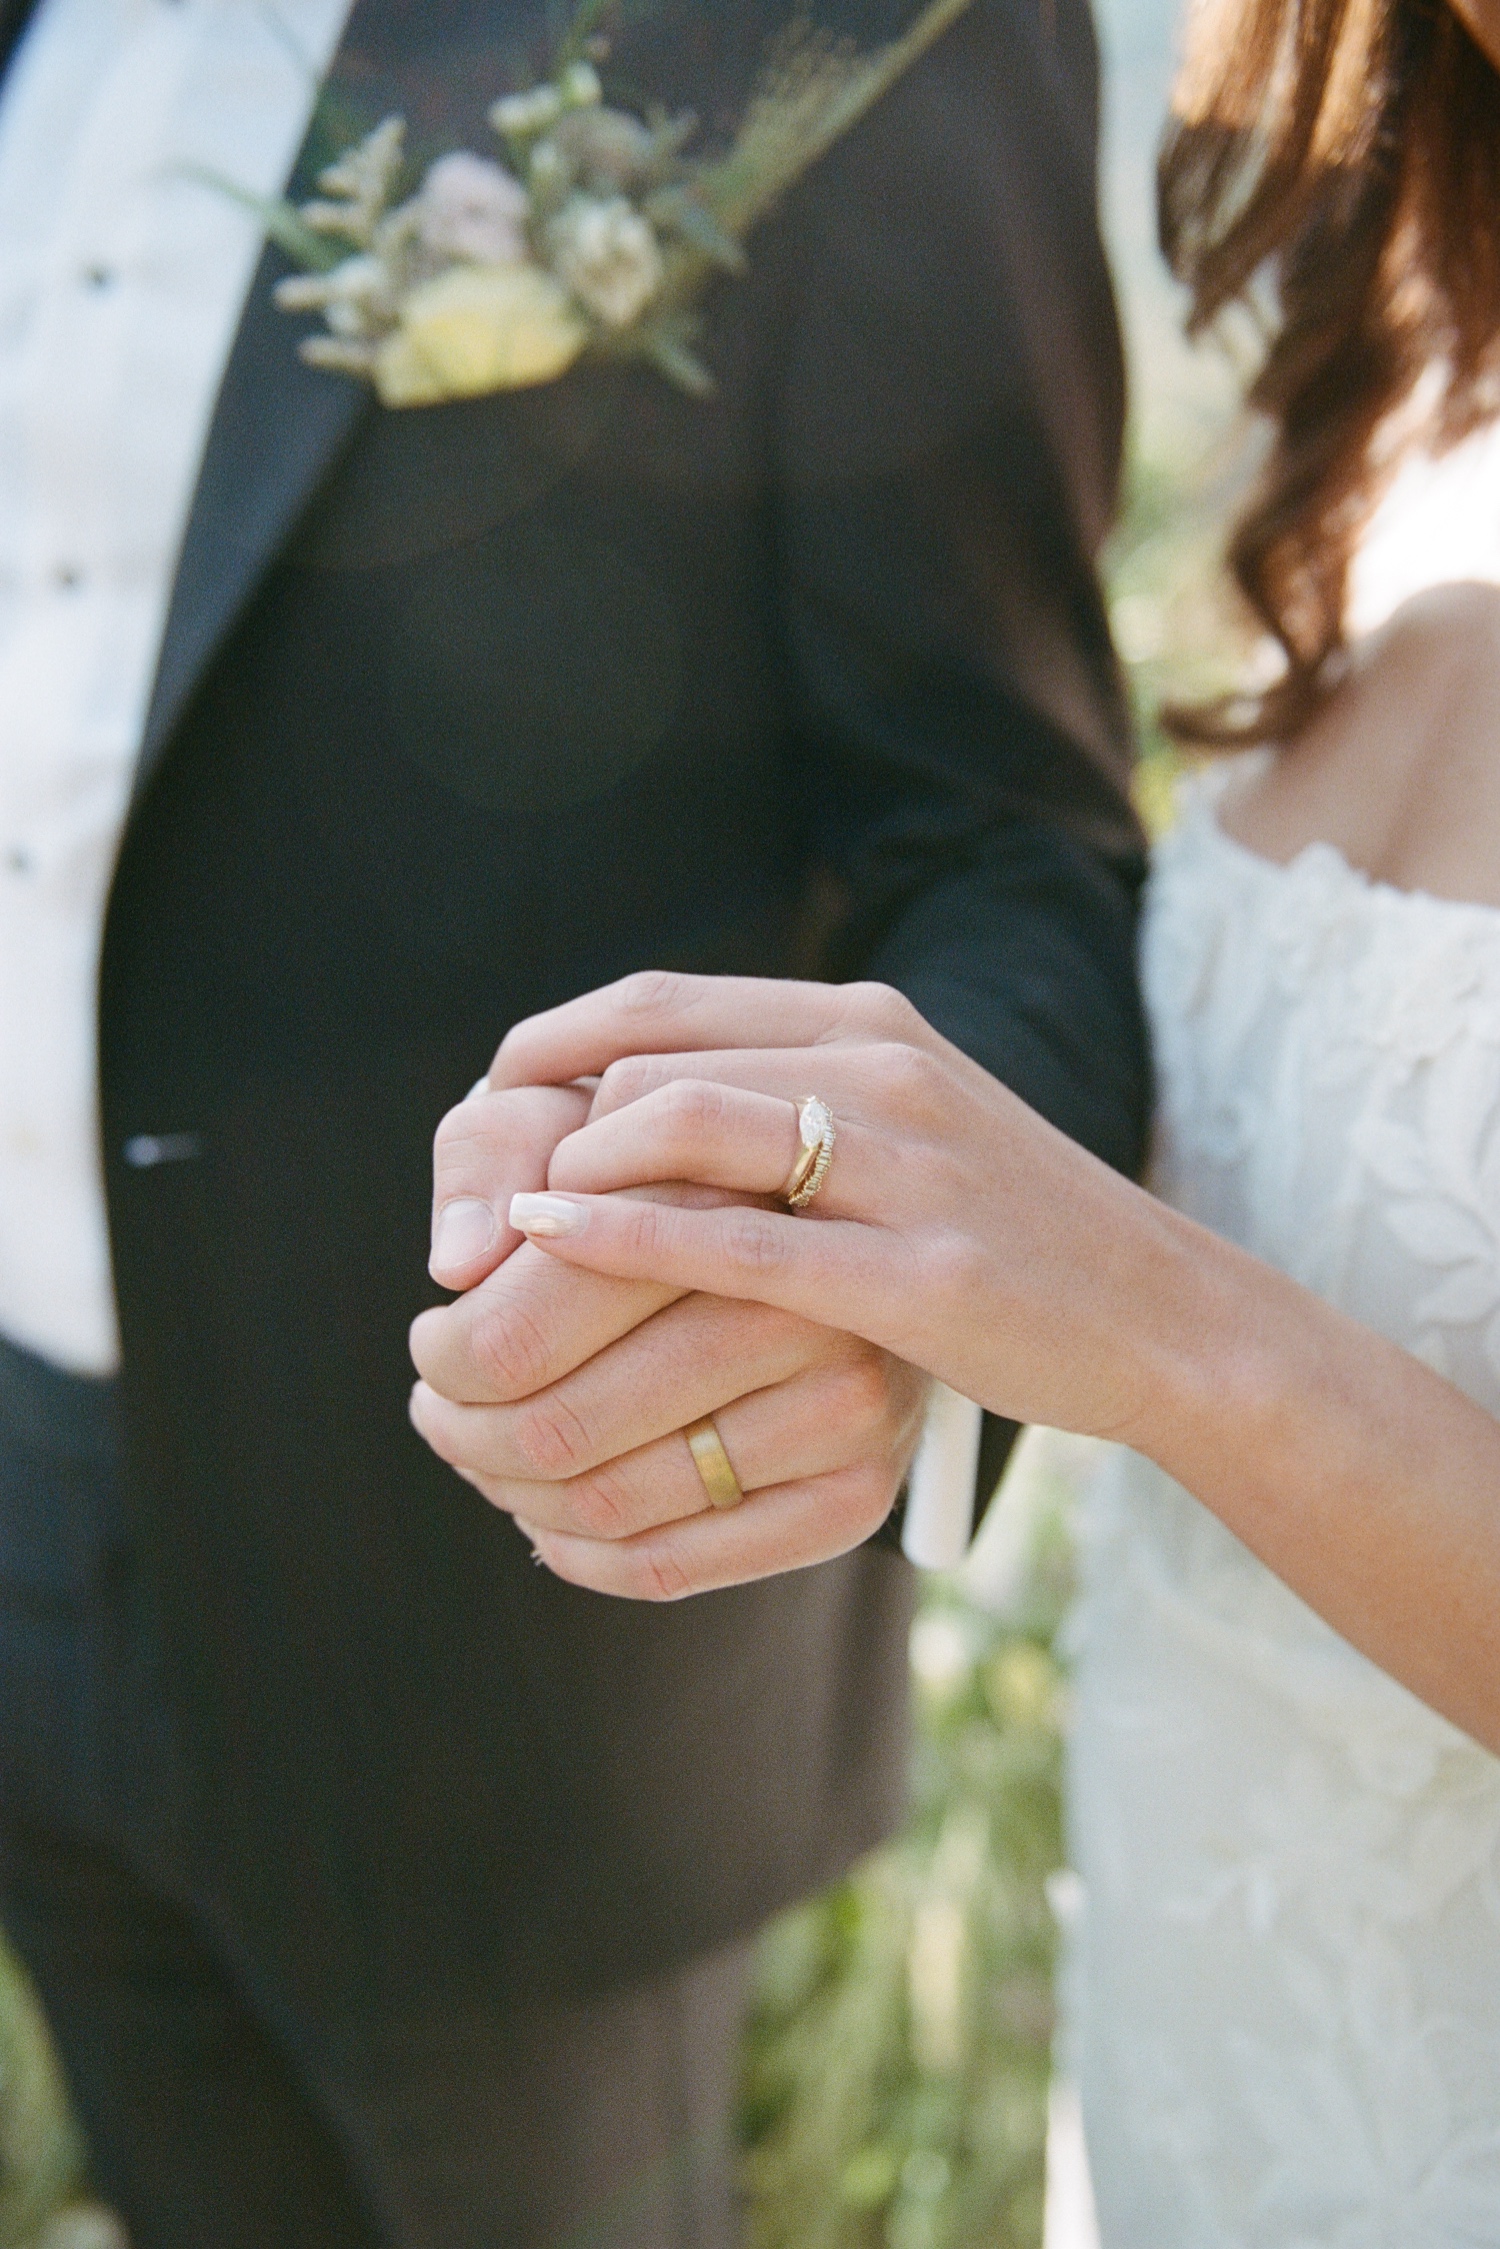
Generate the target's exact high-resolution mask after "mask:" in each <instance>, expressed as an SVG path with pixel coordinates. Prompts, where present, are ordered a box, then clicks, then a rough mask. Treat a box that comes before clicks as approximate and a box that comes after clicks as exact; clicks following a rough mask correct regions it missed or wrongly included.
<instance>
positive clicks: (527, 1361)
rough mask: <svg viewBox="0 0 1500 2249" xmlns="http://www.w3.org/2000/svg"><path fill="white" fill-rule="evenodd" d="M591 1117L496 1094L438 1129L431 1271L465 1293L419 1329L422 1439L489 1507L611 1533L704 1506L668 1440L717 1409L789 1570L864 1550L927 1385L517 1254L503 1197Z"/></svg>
mask: <svg viewBox="0 0 1500 2249" xmlns="http://www.w3.org/2000/svg"><path fill="white" fill-rule="evenodd" d="M589 1106H590V1102H589V1097H588V1095H587V1094H582V1093H578V1092H576V1091H574V1090H571V1089H568V1088H565V1087H548V1086H524V1085H522V1086H518V1085H506V1086H503V1087H497V1089H496V1090H494V1091H489V1090H483V1091H479V1090H476V1092H475V1093H474V1094H473V1095H471V1096H470V1098H469V1099H468V1100H467V1101H465V1102H463V1103H461V1104H460V1106H459V1107H458V1108H457V1109H455V1110H453V1111H452V1112H450V1114H449V1115H448V1116H447V1117H446V1118H445V1119H444V1121H443V1123H442V1125H441V1127H440V1128H439V1131H438V1135H437V1143H436V1149H435V1158H434V1201H433V1236H434V1246H433V1258H432V1272H433V1276H434V1278H435V1279H436V1280H438V1281H439V1282H441V1283H442V1284H443V1285H444V1286H445V1287H447V1288H452V1289H457V1290H460V1291H462V1292H463V1293H462V1294H460V1296H459V1297H458V1300H457V1302H456V1303H453V1304H451V1305H447V1306H443V1307H441V1308H438V1309H434V1310H432V1311H429V1312H424V1313H423V1314H421V1315H420V1316H419V1318H418V1319H417V1320H416V1321H415V1323H414V1324H413V1328H412V1335H411V1347H412V1357H413V1359H414V1361H415V1363H416V1367H417V1371H418V1373H419V1374H420V1375H421V1376H422V1377H423V1380H421V1381H419V1382H418V1384H417V1386H416V1388H415V1390H414V1392H413V1395H412V1401H411V1416H412V1420H413V1422H414V1423H415V1425H416V1427H417V1429H418V1431H419V1432H420V1433H421V1435H422V1436H424V1437H425V1438H426V1439H427V1441H428V1443H429V1444H431V1445H432V1446H433V1448H434V1450H435V1451H436V1452H438V1453H439V1454H440V1455H441V1456H442V1457H443V1458H444V1459H445V1460H447V1461H448V1462H449V1463H450V1464H451V1465H452V1466H453V1467H454V1468H455V1469H456V1470H457V1471H458V1473H459V1474H460V1475H461V1476H463V1477H464V1478H465V1479H466V1480H467V1481H468V1482H469V1483H471V1484H472V1485H474V1487H475V1488H476V1489H477V1490H478V1491H480V1492H482V1493H483V1495H484V1497H485V1498H486V1499H488V1500H490V1501H491V1502H492V1503H493V1504H494V1505H495V1506H497V1507H500V1508H502V1509H504V1510H506V1511H507V1512H509V1513H510V1514H513V1515H519V1516H523V1517H524V1518H526V1519H527V1520H528V1521H535V1522H536V1523H537V1524H538V1525H539V1526H545V1527H546V1528H547V1529H549V1530H551V1531H553V1532H555V1533H557V1534H559V1535H564V1536H571V1537H573V1538H575V1539H578V1540H579V1541H585V1540H589V1539H611V1540H613V1539H621V1538H629V1537H633V1536H638V1535H640V1534H642V1533H649V1532H650V1531H652V1530H653V1529H655V1528H657V1527H659V1526H661V1525H663V1524H666V1523H670V1522H673V1521H675V1520H677V1519H678V1518H680V1517H682V1516H685V1515H688V1514H691V1513H694V1512H696V1511H697V1510H698V1509H699V1508H701V1507H702V1505H703V1486H702V1484H701V1482H700V1481H699V1478H698V1472H697V1470H696V1468H695V1467H694V1465H693V1458H692V1455H691V1453H690V1452H689V1450H688V1447H687V1444H686V1441H685V1440H684V1438H683V1436H682V1433H681V1432H682V1429H683V1427H684V1425H685V1424H687V1423H689V1422H691V1421H694V1420H696V1419H697V1418H698V1417H699V1416H700V1415H703V1414H713V1415H714V1416H715V1417H716V1419H717V1421H718V1423H719V1426H720V1427H721V1428H722V1429H723V1430H724V1431H725V1433H726V1436H727V1438H728V1439H729V1441H731V1442H732V1443H733V1444H734V1446H735V1457H736V1460H737V1461H738V1462H739V1464H740V1470H741V1476H742V1480H743V1481H744V1484H745V1487H746V1489H747V1490H753V1491H754V1492H755V1493H756V1495H757V1499H758V1501H759V1502H760V1503H761V1504H762V1505H763V1507H764V1508H766V1509H767V1510H768V1511H772V1512H774V1513H776V1515H777V1517H778V1519H779V1520H780V1521H781V1522H782V1529H783V1536H784V1538H785V1539H786V1542H787V1550H788V1554H789V1557H790V1559H789V1561H788V1563H787V1564H786V1565H785V1566H789V1567H790V1566H795V1564H796V1563H800V1562H803V1561H818V1560H821V1559H823V1558H824V1556H825V1555H827V1554H831V1553H835V1552H839V1551H842V1550H843V1548H844V1547H846V1546H850V1545H856V1544H858V1543H859V1542H860V1540H862V1539H864V1538H867V1537H869V1536H870V1535H871V1533H872V1532H874V1531H875V1530H877V1529H878V1528H879V1526H880V1524H881V1523H882V1522H884V1520H885V1518H886V1516H887V1515H888V1514H889V1513H890V1510H891V1507H892V1505H893V1503H894V1501H895V1498H896V1494H897V1492H898V1491H899V1490H900V1487H901V1484H902V1481H903V1479H904V1477H905V1475H906V1471H907V1469H908V1468H909V1467H910V1465H911V1460H912V1455H913V1453H914V1452H915V1450H916V1445H917V1440H918V1437H919V1436H920V1434H921V1426H922V1415H923V1410H924V1406H925V1400H926V1391H927V1381H926V1377H925V1376H924V1375H923V1374H921V1373H920V1372H919V1371H918V1370H917V1369H915V1368H913V1367H911V1366H909V1365H907V1364H905V1363H904V1362H903V1361H901V1360H899V1359H897V1358H895V1357H893V1356H892V1354H890V1353H889V1352H886V1351H883V1350H881V1349H880V1348H879V1347H878V1346H877V1345H875V1344H872V1343H870V1342H869V1341H868V1340H866V1339H865V1338H864V1337H861V1336H854V1335H849V1334H843V1333H839V1332H838V1331H837V1330H836V1329H834V1328H830V1327H828V1326H826V1325H824V1324H823V1323H822V1322H819V1321H813V1320H807V1319H804V1318H801V1317H799V1316H797V1315H795V1314H793V1313H789V1312H784V1311H780V1310H777V1309H776V1308H775V1307H772V1306H768V1305H756V1304H750V1303H744V1302H730V1301H726V1300H724V1299H723V1298H720V1297H718V1296H715V1295H712V1294H709V1293H706V1292H695V1293H685V1292H683V1291H682V1290H679V1289H674V1288H671V1287H663V1286H661V1285H659V1284H657V1283H654V1282H649V1281H622V1280H619V1279H603V1278H600V1277H598V1276H596V1275H593V1274H589V1273H581V1272H570V1271H568V1270H567V1269H566V1268H565V1267H563V1266H561V1265H559V1264H558V1263H556V1262H555V1261H554V1260H552V1259H549V1258H546V1257H544V1256H543V1255H542V1254H541V1253H540V1252H539V1251H538V1250H536V1249H534V1248H532V1247H531V1246H530V1245H528V1244H527V1243H526V1242H525V1241H524V1239H523V1237H522V1236H521V1235H520V1234H519V1233H518V1232H516V1231H515V1229H514V1228H513V1227H511V1225H510V1224H509V1220H508V1216H507V1214H508V1211H509V1207H510V1200H511V1197H512V1195H514V1194H516V1193H518V1192H522V1191H524V1190H527V1189H534V1188H540V1187H544V1186H545V1185H546V1183H547V1173H548V1165H549V1162H550V1160H551V1158H552V1156H553V1152H554V1150H555V1149H556V1147H557V1145H558V1143H559V1142H560V1141H561V1140H562V1139H563V1137H564V1136H565V1135H566V1134H568V1133H570V1132H573V1131H575V1130H576V1129H577V1127H578V1126H580V1125H581V1124H583V1123H584V1121H585V1120H586V1118H587V1116H588V1112H589ZM445 1219H446V1220H448V1221H449V1223H448V1224H446V1225H445V1223H444V1221H445Z"/></svg>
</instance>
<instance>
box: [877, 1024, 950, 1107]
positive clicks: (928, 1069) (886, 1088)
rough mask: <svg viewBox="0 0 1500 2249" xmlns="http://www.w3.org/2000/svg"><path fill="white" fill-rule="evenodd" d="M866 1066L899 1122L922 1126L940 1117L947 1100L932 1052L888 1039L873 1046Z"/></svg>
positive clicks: (940, 1073)
mask: <svg viewBox="0 0 1500 2249" xmlns="http://www.w3.org/2000/svg"><path fill="white" fill-rule="evenodd" d="M869 1066H870V1073H871V1077H872V1080H873V1082H874V1084H875V1086H876V1087H878V1088H879V1090H880V1092H881V1094H882V1096H883V1098H884V1099H885V1101H886V1102H887V1103H888V1104H889V1105H890V1106H891V1107H893V1108H894V1110H895V1112H896V1114H897V1116H898V1117H900V1118H901V1120H902V1122H903V1123H906V1124H909V1125H921V1126H925V1125H931V1124H934V1123H936V1122H938V1121H939V1120H940V1119H941V1118H942V1116H943V1115H944V1113H945V1111H946V1109H947V1108H948V1106H949V1103H948V1100H947V1093H946V1086H945V1081H944V1073H943V1066H942V1064H941V1063H940V1062H939V1061H938V1060H937V1058H936V1056H935V1055H931V1054H927V1053H925V1052H924V1051H923V1049H922V1048H921V1047H917V1046H908V1045H907V1044H906V1042H905V1041H904V1040H901V1039H890V1040H886V1041H884V1042H883V1043H882V1044H881V1045H879V1046H877V1047H876V1048H874V1049H873V1051H872V1052H871V1055H870V1058H869Z"/></svg>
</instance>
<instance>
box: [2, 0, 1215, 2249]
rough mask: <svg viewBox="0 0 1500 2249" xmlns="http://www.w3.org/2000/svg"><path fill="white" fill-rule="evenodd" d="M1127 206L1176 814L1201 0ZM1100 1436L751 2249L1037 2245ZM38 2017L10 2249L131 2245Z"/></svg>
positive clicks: (927, 1750)
mask: <svg viewBox="0 0 1500 2249" xmlns="http://www.w3.org/2000/svg"><path fill="white" fill-rule="evenodd" d="M1096 9H1097V12H1098V17H1099V29H1100V35H1101V42H1102V45H1103V50H1104V59H1105V89H1106V129H1105V149H1104V166H1103V177H1102V186H1101V204H1102V209H1103V216H1104V222H1105V229H1106V233H1107V236H1108V239H1109V243H1110V248H1111V253H1112V256H1113V258H1114V262H1115V269H1116V277H1117V280H1118V283H1119V287H1120V295H1121V306H1122V312H1123V314H1124V319H1125V327H1126V334H1127V342H1128V349H1129V356H1130V365H1131V387H1132V399H1133V406H1132V415H1131V428H1130V460H1129V471H1128V479H1127V491H1126V504H1125V510H1124V515H1123V519H1122V522H1121V524H1120V527H1119V530H1118V532H1117V534H1116V536H1115V538H1114V540H1113V542H1112V544H1111V547H1110V551H1109V554H1108V557H1107V567H1108V576H1109V586H1110V599H1111V611H1112V616H1113V621H1114V626H1115V633H1116V638H1117V641H1118V644H1119V647H1120V652H1121V655H1122V657H1123V658H1124V659H1125V662H1126V666H1127V670H1128V672H1129V675H1130V678H1131V683H1132V689H1133V693H1134V697H1135V702H1136V708H1137V713H1138V718H1139V722H1140V730H1141V743H1142V750H1143V758H1142V765H1141V775H1140V792H1139V793H1140V801H1141V806H1142V811H1143V813H1144V814H1145V816H1146V818H1147V820H1148V823H1149V824H1150V825H1152V826H1159V825H1160V823H1161V822H1162V821H1163V819H1164V818H1165V817H1166V816H1167V812H1168V807H1169V803H1170V791H1171V780H1172V775H1173V773H1174V771H1175V769H1176V760H1175V758H1174V756H1173V754H1172V752H1171V751H1170V749H1169V747H1168V745H1167V743H1166V741H1165V739H1164V737H1163V736H1162V734H1161V732H1160V729H1159V727H1158V726H1157V724H1156V718H1155V713H1156V710H1157V707H1158V706H1159V704H1160V701H1161V699H1162V696H1163V694H1164V693H1166V692H1168V691H1169V690H1170V691H1171V692H1173V693H1176V694H1184V693H1186V694H1194V693H1199V692H1203V691H1207V690H1210V689H1212V688H1215V687H1217V686H1219V685H1221V684H1224V683H1225V682H1226V680H1227V678H1228V676H1229V666H1230V665H1232V664H1233V663H1234V662H1235V661H1236V660H1237V658H1238V657H1239V656H1240V655H1241V654H1242V653H1243V650H1242V647H1241V646H1240V645H1239V642H1238V635H1237V629H1236V626H1235V623H1234V620H1233V616H1232V612H1231V609H1230V606H1229V603H1228V600H1227V597H1226V596H1225V594H1224V592H1223V590H1222V581H1221V579H1220V576H1219V572H1218V567H1217V560H1218V549H1219V538H1220V533H1221V530H1222V525H1223V523H1224V520H1225V517H1226V514H1227V512H1228V511H1229V509H1230V508H1231V507H1232V505H1233V501H1234V496H1235V491H1236V488H1237V483H1238V480H1239V478H1240V476H1241V475H1242V474H1243V448H1242V447H1241V446H1240V444H1239V442H1238V438H1237V435H1236V434H1235V429H1236V425H1235V420H1234V412H1233V405H1234V391H1235V384H1234V378H1233V373H1232V370H1231V369H1230V367H1229V365H1228V363H1227V362H1226V361H1225V360H1224V359H1222V358H1221V357H1220V356H1218V355H1217V354H1216V353H1215V352H1214V351H1212V350H1207V351H1196V352H1195V351H1190V350H1189V349H1188V347H1187V346H1186V345H1185V344H1184V343H1183V342H1182V340H1181V336H1180V325H1179V324H1180V306H1179V304H1178V302H1177V296H1176V292H1175V291H1174V289H1173V287H1172V284H1171V283H1170V282H1169V280H1168V279H1167V276H1166V274H1165V272H1164V271H1163V269H1162V267H1161V264H1160V261H1159V258H1158V256H1157V253H1156V247H1155V222H1154V215H1153V194H1152V170H1153V162H1154V153H1155V146H1156V141H1157V138H1158V135H1159V133H1160V129H1161V124H1162V120H1163V117H1164V115H1165V110H1166V102H1167V89H1168V84H1169V81H1170V75H1171V65H1172V47H1173V38H1174V29H1175V15H1176V9H1175V4H1174V0H1096ZM1087 1462H1088V1448H1087V1447H1086V1446H1081V1445H1079V1444H1077V1443H1076V1442H1072V1441H1069V1440H1066V1439H1062V1438H1059V1437H1057V1436H1056V1435H1055V1434H1054V1433H1051V1432H1045V1431H1033V1432H1031V1433H1030V1435H1029V1436H1028V1438H1027V1439H1026V1440H1025V1442H1024V1443H1023V1446H1022V1447H1021V1449H1020V1452H1019V1454H1018V1458H1017V1461H1016V1463H1015V1465H1014V1466H1013V1468H1012V1470H1011V1473H1010V1474H1009V1476H1008V1477H1007V1480H1006V1484H1005V1487H1004V1490H1003V1493H1002V1496H1001V1499H1000V1500H999V1502H998V1503H997V1506H996V1508H995V1510H994V1511H993V1512H992V1520H991V1522H990V1524H989V1525H988V1528H987V1530H986V1533H985V1535H984V1537H983V1539H982V1540H981V1542H980V1544H979V1546H978V1547H977V1549H976V1551H975V1553H974V1555H973V1556H971V1558H970V1560H969V1562H968V1563H967V1564H966V1566H965V1568H964V1570H963V1571H962V1572H960V1573H958V1574H957V1575H956V1576H954V1577H952V1578H943V1579H934V1580H931V1581H930V1582H929V1583H928V1585H927V1587H926V1589H925V1598H924V1602H923V1606H922V1611H921V1614H920V1616H919V1618H918V1621H917V1625H916V1628H915V1631H914V1634H913V1639H912V1670H913V1682H914V1692H915V1708H916V1759H915V1779H914V1792H913V1812H912V1818H911V1821H910V1823H909V1825H908V1827H907V1830H906V1832H905V1833H904V1834H903V1835H902V1836H901V1837H900V1839H899V1840H898V1841H897V1842H896V1843H894V1844H893V1845H891V1846H890V1848H889V1849H887V1850H885V1851H882V1852H880V1853H878V1854H877V1855H876V1856H875V1857H874V1858H872V1859H870V1860H869V1861H867V1862H866V1863H865V1864H864V1865H863V1866H862V1867H860V1868H859V1869H858V1870H857V1872H856V1873H855V1874H854V1876H853V1877H852V1878H851V1879H850V1880H849V1881H847V1882H845V1883H844V1884H842V1885H841V1886H840V1887H839V1888H838V1889H837V1890H835V1891H833V1892H832V1893H831V1894H829V1895H828V1896H826V1897H823V1898H819V1899H816V1900H814V1901H813V1902H811V1903H809V1904H807V1905H805V1906H802V1907H800V1908H798V1909H797V1910H796V1911H795V1912H793V1913H791V1914H789V1915H787V1916H786V1917H785V1918H784V1919H782V1920H781V1921H780V1922H778V1923H777V1924H776V1925H775V1927H773V1928H772V1929H771V1930H770V1931H769V1932H768V1933H767V1935H766V1938H765V1940H764V1943H763V1945H762V1947H761V1952H760V1959H759V1969H758V1977H757V1986H756V1997H755V2003H754V2008H753V2012H752V2018H751V2022H750V2025H749V2030H748V2036H747V2042H746V2061H745V2093H744V2136H745V2185H746V2190H747V2195H748V2204H749V2235H748V2249H1039V2245H1040V2243H1041V2241H1042V2232H1043V2222H1044V2219H1043V2210H1044V2147H1045V2139H1046V2124H1047V2100H1048V2085H1049V2078H1050V2055H1051V2039H1052V2027H1053V2014H1052V1996H1051V1987H1052V1971H1053V1965H1054V1955H1055V1949H1056V1935H1057V1920H1058V1913H1057V1909H1058V1908H1059V1907H1061V1906H1065V1904H1066V1896H1067V1877H1066V1876H1065V1875H1063V1874H1061V1873H1060V1869H1061V1865H1062V1834H1061V1807H1060V1775H1061V1763H1062V1737H1063V1727H1064V1724H1065V1718H1066V1706H1067V1685H1066V1667H1065V1662H1064V1658H1063V1653H1062V1650H1061V1648H1060V1646H1059V1640H1058V1630H1059V1626H1060V1624H1061V1622H1062V1619H1063V1617H1064V1615H1065V1612H1066V1609H1067V1606H1068V1600H1069V1594H1070V1588H1071V1583H1072V1545H1071V1514H1072V1507H1073V1501H1074V1494H1075V1492H1076V1489H1077V1485H1078V1481H1079V1478H1080V1477H1081V1476H1082V1475H1083V1474H1085V1473H1087ZM85 2182H86V2172H85V2159H84V2151H83V2149H82V2146H81V2143H80V2141H79V2138H78V2135H77V2133H76V2131H75V2129H74V2127H73V2125H72V2124H71V2122H70V2120H69V2118H68V2115H67V2109H66V2102H65V2099H64V2094H63V2087H62V2081H61V2076H60V2073H59V2071H58V2068H57V2064H56V2061H55V2058H54V2056H53V2054H52V2050H51V2047H50V2044H49V2042H48V2040H47V2037H46V2032H45V2026H44V2024H43V2022H42V2018H41V2013H40V2010H39V2008H38V2006H37V2004H36V2001H35V1999H34V1997H33V1995H32V1994H31V1992H30V1990H29V1987H28V1986H27V1984H26V1982H25V1979H24V1977H23V1976H22V1975H21V1974H20V1971H19V1970H18V1969H17V1967H16V1966H15V1963H14V1962H13V1961H12V1960H11V1959H10V1958H9V1957H8V1956H7V1955H6V1954H5V1953H4V1950H3V1946H0V2249H123V2235H122V2234H121V2232H120V2231H119V2229H118V2227H117V2226H116V2224H115V2222H114V2221H113V2220H112V2219H111V2218H110V2217H109V2215H108V2213H107V2212H104V2211H101V2210H99V2209H98V2208H97V2206H95V2205H94V2204H92V2203H91V2202H90V2201H89V2200H88V2198H87V2194H86V2184H85Z"/></svg>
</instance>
